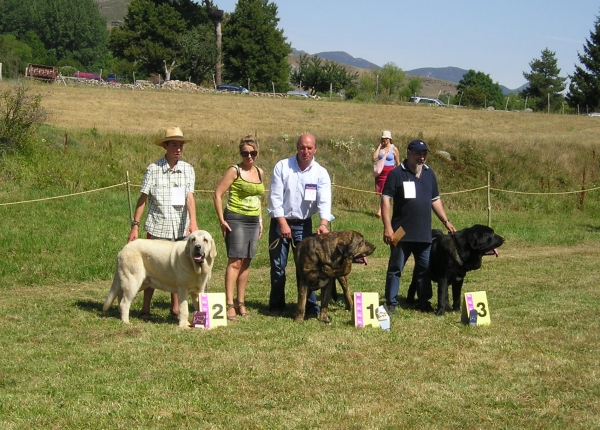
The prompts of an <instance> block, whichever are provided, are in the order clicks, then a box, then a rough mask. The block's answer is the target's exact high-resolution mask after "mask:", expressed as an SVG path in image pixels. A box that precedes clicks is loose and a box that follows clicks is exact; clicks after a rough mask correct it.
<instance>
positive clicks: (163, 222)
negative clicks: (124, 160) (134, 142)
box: [141, 157, 196, 240]
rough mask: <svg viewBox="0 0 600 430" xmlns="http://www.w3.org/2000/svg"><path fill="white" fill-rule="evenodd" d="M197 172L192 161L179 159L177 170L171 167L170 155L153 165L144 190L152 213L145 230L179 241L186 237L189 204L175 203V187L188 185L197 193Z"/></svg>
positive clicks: (147, 218)
mask: <svg viewBox="0 0 600 430" xmlns="http://www.w3.org/2000/svg"><path fill="white" fill-rule="evenodd" d="M195 182H196V174H195V172H194V168H193V167H192V165H191V164H188V163H186V162H185V161H181V160H179V161H178V162H177V164H176V165H175V166H174V167H173V169H171V168H169V163H168V162H167V158H166V157H163V158H161V159H160V160H158V161H156V162H154V163H152V164H150V165H149V166H148V168H147V169H146V174H145V175H144V181H143V182H142V190H141V191H142V193H144V194H147V195H148V216H147V217H146V223H145V224H144V229H145V230H146V231H147V232H148V233H150V234H151V235H152V236H154V237H157V238H161V239H169V240H177V239H181V238H183V237H184V236H185V233H186V231H187V229H188V226H189V216H188V210H187V205H186V203H185V202H184V204H183V205H181V206H179V205H178V206H173V205H172V204H171V193H172V188H173V187H185V196H186V201H187V195H188V193H193V192H194V185H195Z"/></svg>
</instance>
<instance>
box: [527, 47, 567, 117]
mask: <svg viewBox="0 0 600 430" xmlns="http://www.w3.org/2000/svg"><path fill="white" fill-rule="evenodd" d="M529 66H530V67H531V72H530V73H526V72H523V76H524V77H525V79H527V81H528V82H529V86H528V87H527V88H525V89H524V90H523V91H521V97H523V98H525V97H527V98H528V99H529V100H530V101H531V103H529V105H530V106H535V107H536V108H537V110H540V111H543V110H546V109H547V108H548V95H550V106H552V107H553V110H555V111H556V110H559V109H560V108H561V106H562V101H563V99H564V97H563V95H562V94H561V92H562V91H564V89H565V81H566V80H567V78H561V77H560V76H559V74H560V69H559V68H558V66H557V60H556V57H555V53H554V52H552V51H550V50H549V49H548V48H546V49H544V50H543V51H542V58H540V59H537V58H536V59H534V60H532V61H531V63H529Z"/></svg>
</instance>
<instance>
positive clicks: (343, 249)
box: [335, 243, 350, 258]
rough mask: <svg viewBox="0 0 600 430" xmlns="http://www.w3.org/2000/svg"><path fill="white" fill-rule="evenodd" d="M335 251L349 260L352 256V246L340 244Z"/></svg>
mask: <svg viewBox="0 0 600 430" xmlns="http://www.w3.org/2000/svg"><path fill="white" fill-rule="evenodd" d="M335 249H336V250H337V251H338V252H339V253H340V254H342V257H344V258H348V257H349V256H350V246H348V245H346V244H345V243H338V244H337V246H336V247H335Z"/></svg>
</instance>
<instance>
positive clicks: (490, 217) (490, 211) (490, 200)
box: [487, 172, 492, 227]
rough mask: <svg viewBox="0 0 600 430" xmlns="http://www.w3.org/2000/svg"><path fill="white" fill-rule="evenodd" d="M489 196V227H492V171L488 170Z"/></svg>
mask: <svg viewBox="0 0 600 430" xmlns="http://www.w3.org/2000/svg"><path fill="white" fill-rule="evenodd" d="M487 198H488V227H491V226H492V196H491V190H490V172H488V183H487Z"/></svg>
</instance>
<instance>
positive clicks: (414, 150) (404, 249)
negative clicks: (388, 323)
mask: <svg viewBox="0 0 600 430" xmlns="http://www.w3.org/2000/svg"><path fill="white" fill-rule="evenodd" d="M428 152H429V148H428V147H427V144H426V143H425V142H423V141H421V140H413V141H411V142H410V143H409V144H408V148H407V151H406V159H405V160H404V161H403V162H402V164H400V165H399V166H398V167H396V168H395V169H394V170H392V171H391V172H390V173H389V174H388V177H387V180H386V181H385V185H384V187H383V191H382V193H381V196H382V200H381V215H382V220H383V241H384V242H385V243H388V244H389V245H390V259H389V262H388V268H387V275H386V280H385V301H386V306H387V308H388V312H389V313H390V314H392V315H393V314H395V313H396V306H398V293H399V291H400V277H401V275H402V270H403V269H404V265H405V264H406V261H407V260H408V257H409V256H410V254H412V255H413V257H414V259H415V268H414V275H413V280H414V282H416V283H417V295H418V300H417V304H416V308H417V309H419V310H421V311H424V312H433V307H432V306H431V303H430V302H429V300H430V299H431V297H432V295H433V293H432V288H431V276H430V275H429V271H428V268H429V252H430V249H431V210H432V209H433V212H434V213H435V214H436V216H437V217H438V218H439V220H440V221H441V222H442V224H444V226H445V227H446V228H447V229H448V231H449V232H450V233H454V232H456V229H455V228H454V226H453V225H452V223H451V222H450V220H449V219H448V217H447V216H446V212H445V211H444V207H443V206H442V200H441V199H440V194H439V191H438V185H437V179H436V177H435V174H434V173H433V170H432V169H431V168H430V167H429V166H427V165H426V164H425V160H426V159H427V153H428ZM392 199H393V200H394V207H393V212H392V214H391V218H390V200H392ZM399 227H402V228H403V230H404V231H405V235H404V236H403V237H402V238H401V239H400V241H399V242H398V243H397V245H396V246H394V244H393V242H392V236H393V234H394V232H395V231H396V230H397V229H398V228H399Z"/></svg>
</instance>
